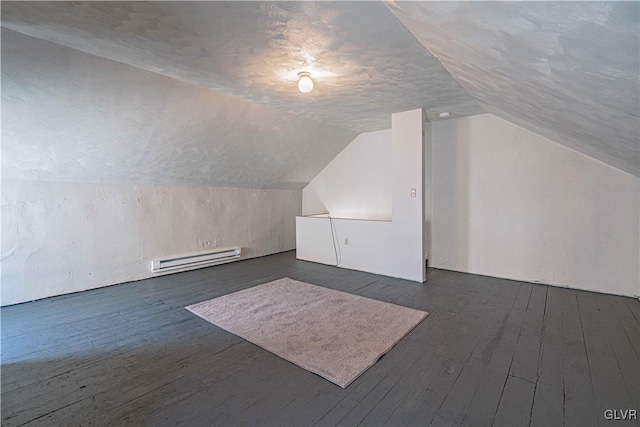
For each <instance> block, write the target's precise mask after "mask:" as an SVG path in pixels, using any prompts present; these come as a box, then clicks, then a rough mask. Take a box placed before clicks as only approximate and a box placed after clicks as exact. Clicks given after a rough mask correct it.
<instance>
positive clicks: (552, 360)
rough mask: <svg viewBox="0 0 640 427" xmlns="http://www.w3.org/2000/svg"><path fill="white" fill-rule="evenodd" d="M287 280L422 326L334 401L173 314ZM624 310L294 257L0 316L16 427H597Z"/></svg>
mask: <svg viewBox="0 0 640 427" xmlns="http://www.w3.org/2000/svg"><path fill="white" fill-rule="evenodd" d="M282 277H291V278H293V279H296V280H301V281H305V282H309V283H313V284H316V285H320V286H326V287H329V288H333V289H338V290H342V291H345V292H351V293H354V294H357V295H362V296H366V297H370V298H375V299H378V300H382V301H387V302H392V303H396V304H400V305H404V306H407V307H412V308H417V309H421V310H426V311H428V312H430V313H431V315H430V316H429V317H428V318H427V319H426V320H425V321H423V322H422V323H421V324H420V325H418V327H416V328H415V329H414V330H413V331H412V332H410V333H409V334H408V335H407V336H406V337H405V338H404V339H403V340H402V341H401V342H400V343H398V344H397V345H396V346H395V347H394V348H393V349H392V350H391V351H390V352H389V353H388V354H387V355H385V356H384V357H383V358H382V359H381V360H380V361H379V362H378V363H376V364H375V365H374V366H373V367H372V368H371V369H369V370H368V371H367V372H365V373H364V374H363V375H362V376H361V377H360V378H358V379H357V380H356V381H355V382H354V383H352V384H351V385H350V386H349V387H347V388H346V389H341V388H340V387H338V386H336V385H334V384H332V383H330V382H328V381H326V380H324V379H322V378H320V377H318V376H316V375H314V374H312V373H309V372H307V371H305V370H303V369H301V368H299V367H297V366H295V365H293V364H291V363H289V362H287V361H285V360H283V359H281V358H279V357H277V356H275V355H273V354H271V353H269V352H267V351H265V350H262V349H261V348H259V347H256V346H255V345H253V344H250V343H248V342H246V341H244V340H242V339H240V338H238V337H236V336H234V335H232V334H230V333H228V332H226V331H224V330H222V329H220V328H218V327H216V326H214V325H212V324H210V323H208V322H206V321H204V320H202V319H200V318H198V317H196V316H194V315H193V314H191V313H189V312H188V311H186V310H185V309H184V307H185V306H187V305H190V304H194V303H197V302H200V301H204V300H207V299H211V298H215V297H217V296H220V295H224V294H227V293H230V292H234V291H237V290H241V289H245V288H248V287H251V286H255V285H258V284H262V283H266V282H270V281H272V280H275V279H279V278H282ZM639 319H640V303H639V302H638V301H637V300H634V299H631V298H623V297H615V296H609V295H602V294H595V293H589V292H583V291H577V290H571V289H562V288H554V287H549V286H544V285H535V284H531V283H523V282H516V281H510V280H503V279H495V278H489V277H483V276H475V275H470V274H463V273H456V272H450V271H444V270H435V269H431V270H429V271H428V281H427V283H425V284H417V283H413V282H408V281H404V280H399V279H392V278H388V277H383V276H377V275H374V274H369V273H362V272H356V271H351V270H344V269H339V268H335V267H330V266H324V265H319V264H314V263H309V262H303V261H298V260H296V259H295V252H287V253H282V254H277V255H271V256H268V257H263V258H258V259H253V260H246V261H241V262H235V263H231V264H226V265H221V266H217V267H213V268H207V269H202V270H196V271H191V272H186V273H179V274H174V275H169V276H164V277H159V278H155V279H149V280H143V281H139V282H133V283H127V284H122V285H116V286H112V287H108V288H101V289H96V290H91V291H86V292H82V293H78V294H73V295H66V296H60V297H54V298H49V299H46V300H41V301H36V302H31V303H26V304H20V305H16V306H11V307H5V308H3V309H2V310H1V320H2V324H1V332H2V335H1V346H2V347H1V352H2V353H1V354H2V371H1V375H2V377H1V384H2V389H1V393H2V394H1V409H2V412H1V420H2V425H3V426H19V425H29V426H32V425H46V426H54V425H55V426H64V425H68V426H71V425H82V426H84V425H135V426H139V425H152V426H163V425H187V426H211V425H222V426H238V425H243V426H244V425H248V426H254V425H255V426H311V425H318V426H336V425H340V426H356V425H363V426H368V425H375V426H377V425H391V426H396V425H411V426H429V425H432V426H444V425H470V426H489V425H496V426H502V425H504V426H519V425H523V426H528V425H536V426H537V425H539V426H555V425H575V426H606V425H615V426H623V425H636V426H637V425H639V424H638V421H637V420H607V419H605V411H606V410H607V409H610V410H617V412H615V413H613V415H616V414H617V416H618V418H620V416H621V414H622V412H621V410H627V409H635V410H640V323H639Z"/></svg>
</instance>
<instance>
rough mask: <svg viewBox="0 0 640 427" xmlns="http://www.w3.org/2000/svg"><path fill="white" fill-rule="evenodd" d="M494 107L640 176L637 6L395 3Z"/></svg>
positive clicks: (459, 78) (406, 22)
mask: <svg viewBox="0 0 640 427" xmlns="http://www.w3.org/2000/svg"><path fill="white" fill-rule="evenodd" d="M386 4H387V5H388V7H389V8H390V10H391V11H392V12H393V13H394V14H395V15H396V16H397V17H398V19H399V20H400V21H401V22H402V23H403V24H404V25H405V26H406V27H407V28H408V29H409V30H410V31H411V32H412V34H413V35H414V36H415V37H416V38H417V39H418V40H419V41H420V43H421V44H422V45H423V46H424V47H425V48H427V49H428V50H429V51H430V52H431V53H432V54H433V55H435V56H436V57H437V58H438V59H439V60H440V61H441V62H442V64H443V65H444V66H445V67H446V68H447V70H448V71H449V72H450V73H451V75H452V76H453V77H454V78H455V79H456V80H457V81H458V82H460V84H461V85H462V86H463V87H464V88H465V89H466V90H467V92H468V93H469V94H471V95H472V96H473V98H474V99H476V100H477V101H478V102H479V103H480V104H481V105H482V107H484V108H485V109H486V110H487V111H488V112H491V113H493V114H495V115H497V116H500V117H502V118H505V119H507V120H509V121H511V122H513V123H516V124H518V125H520V126H522V127H524V128H526V129H529V130H531V131H533V132H536V133H538V134H541V135H543V136H546V137H548V138H550V139H552V140H554V141H556V142H559V143H561V144H564V145H567V146H569V147H571V148H573V149H575V150H577V151H580V152H582V153H584V154H587V155H589V156H591V157H594V158H596V159H599V160H601V161H603V162H605V163H608V164H610V165H612V166H615V167H616V168H619V169H621V170H623V171H626V172H628V173H631V174H633V175H635V176H640V142H639V135H640V129H639V123H640V111H639V110H640V99H639V96H640V88H639V84H640V81H639V79H640V77H639V67H640V65H639V64H640V59H639V57H640V45H639V44H640V37H639V33H638V31H639V27H640V3H639V2H560V1H551V2H393V1H389V2H387V3H386Z"/></svg>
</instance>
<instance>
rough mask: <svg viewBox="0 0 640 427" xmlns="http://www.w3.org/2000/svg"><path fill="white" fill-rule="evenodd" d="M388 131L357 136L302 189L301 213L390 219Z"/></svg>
mask: <svg viewBox="0 0 640 427" xmlns="http://www.w3.org/2000/svg"><path fill="white" fill-rule="evenodd" d="M391 156H392V151H391V130H390V129H389V130H381V131H377V132H366V133H362V134H360V135H358V136H357V137H356V138H355V139H354V140H353V141H352V142H351V143H350V144H349V145H348V146H347V147H346V148H345V149H344V150H342V152H341V153H340V154H338V155H337V156H336V157H335V158H334V159H333V160H332V161H331V163H329V164H328V165H327V167H325V168H324V169H323V170H322V171H321V172H320V173H319V174H318V175H316V177H315V178H313V179H312V180H311V182H309V184H308V185H307V186H306V187H305V188H304V189H303V190H302V214H303V215H313V214H319V213H330V214H331V216H332V217H334V218H352V219H373V220H387V221H389V220H391V187H392V185H391V180H390V179H389V178H390V176H391V163H392V161H391Z"/></svg>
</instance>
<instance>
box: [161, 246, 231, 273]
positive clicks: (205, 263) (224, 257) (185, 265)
mask: <svg viewBox="0 0 640 427" xmlns="http://www.w3.org/2000/svg"><path fill="white" fill-rule="evenodd" d="M240 252H241V250H240V248H224V249H216V250H215V251H211V252H202V253H198V254H192V255H181V256H177V257H173V258H165V259H159V260H155V261H151V272H152V273H162V272H165V271H174V270H193V269H196V268H202V267H209V266H211V265H216V264H220V263H221V262H224V261H230V260H233V259H236V258H240Z"/></svg>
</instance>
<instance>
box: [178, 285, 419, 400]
mask: <svg viewBox="0 0 640 427" xmlns="http://www.w3.org/2000/svg"><path fill="white" fill-rule="evenodd" d="M186 309H187V310H189V311H191V312H192V313H193V314H195V315H197V316H200V317H202V318H203V319H205V320H207V321H209V322H211V323H213V324H214V325H217V326H219V327H221V328H222V329H225V330H227V331H229V332H231V333H233V334H235V335H238V336H239V337H242V338H244V339H245V340H247V341H249V342H252V343H253V344H256V345H258V346H260V347H262V348H264V349H265V350H268V351H270V352H272V353H274V354H276V355H278V356H280V357H282V358H283V359H286V360H288V361H290V362H292V363H295V364H296V365H298V366H300V367H302V368H304V369H306V370H308V371H311V372H313V373H315V374H318V375H320V376H321V377H324V378H326V379H327V380H329V381H331V382H333V383H335V384H337V385H339V386H340V387H343V388H344V387H346V386H348V385H349V384H351V382H353V381H354V380H355V379H356V378H358V377H359V376H360V375H361V374H362V373H363V372H364V371H366V370H367V369H369V368H370V367H371V366H373V364H374V363H376V361H377V360H378V359H379V358H380V357H381V356H382V355H384V354H385V353H387V352H388V351H389V350H390V349H391V348H392V347H393V346H394V345H395V344H396V343H397V342H398V341H400V339H402V337H404V336H405V335H406V334H407V333H409V331H411V330H412V329H413V328H414V327H416V325H418V323H420V322H421V321H422V320H423V319H424V318H425V317H427V316H428V315H429V313H427V312H425V311H420V310H414V309H412V308H407V307H401V306H399V305H395V304H390V303H387V302H382V301H376V300H373V299H370V298H365V297H361V296H357V295H352V294H348V293H345V292H340V291H335V290H333V289H328V288H324V287H321V286H315V285H311V284H309V283H304V282H299V281H296V280H293V279H289V278H284V279H280V280H276V281H274V282H270V283H266V284H264V285H259V286H255V287H253V288H249V289H245V290H242V291H239V292H235V293H232V294H229V295H224V296H222V297H219V298H214V299H212V300H209V301H204V302H201V303H198V304H194V305H190V306H188V307H186Z"/></svg>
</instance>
